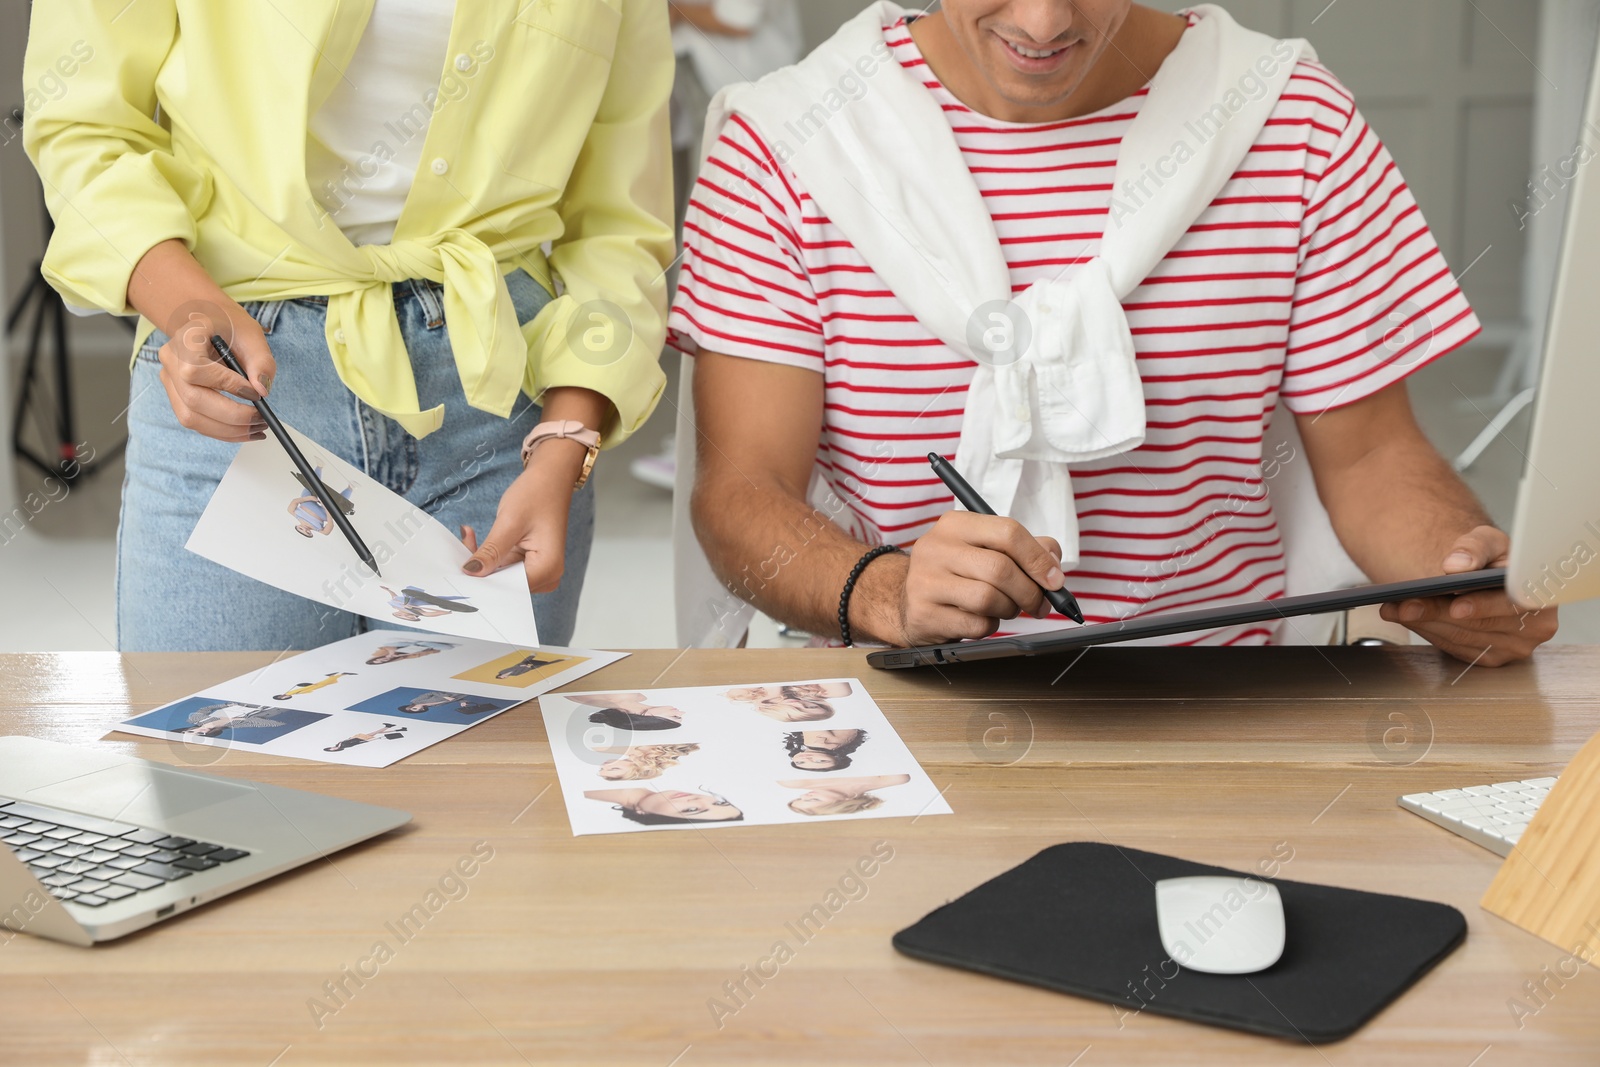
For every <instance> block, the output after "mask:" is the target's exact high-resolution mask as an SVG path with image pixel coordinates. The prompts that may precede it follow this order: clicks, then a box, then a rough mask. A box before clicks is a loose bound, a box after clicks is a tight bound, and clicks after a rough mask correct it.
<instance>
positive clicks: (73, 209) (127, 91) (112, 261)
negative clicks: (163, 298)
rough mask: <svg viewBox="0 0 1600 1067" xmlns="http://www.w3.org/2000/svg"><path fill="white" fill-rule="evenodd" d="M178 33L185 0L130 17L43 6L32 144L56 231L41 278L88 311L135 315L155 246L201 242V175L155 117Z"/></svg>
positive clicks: (27, 133)
mask: <svg viewBox="0 0 1600 1067" xmlns="http://www.w3.org/2000/svg"><path fill="white" fill-rule="evenodd" d="M177 32H178V15H177V4H176V0H143V2H142V3H140V5H139V8H138V10H137V11H136V12H135V13H133V15H132V16H130V17H128V18H125V19H124V18H120V17H119V15H118V5H113V4H104V3H98V2H96V0H51V2H50V3H47V4H35V5H34V6H33V15H32V19H31V23H30V25H29V29H28V49H27V54H26V57H25V58H24V60H23V79H24V84H25V85H26V86H27V87H28V92H27V95H26V106H25V109H24V120H23V126H22V142H23V147H24V148H25V149H26V151H27V153H28V158H29V159H31V160H32V161H33V164H34V167H35V168H36V169H37V170H38V172H39V178H40V180H41V181H42V182H43V183H44V195H45V203H46V205H47V206H48V207H49V209H50V216H51V218H52V219H53V220H54V221H55V232H54V234H53V235H52V236H51V238H50V244H49V247H48V248H47V249H46V251H45V258H44V276H45V279H46V280H47V281H49V283H50V284H51V285H52V286H54V287H55V289H56V291H57V292H59V293H60V294H61V295H62V296H63V297H64V298H65V299H66V301H67V303H69V304H71V305H74V306H76V307H81V308H96V309H99V310H102V311H110V312H113V313H115V314H119V315H120V314H131V313H132V309H131V308H130V307H128V279H129V278H130V277H131V276H132V275H133V268H134V266H135V265H136V264H137V263H138V262H139V260H140V259H142V258H143V257H144V254H145V253H146V252H148V251H149V250H150V249H151V248H153V247H154V246H155V245H158V244H160V243H161V242H162V241H167V240H172V239H174V238H176V239H179V240H182V241H185V242H188V243H190V244H193V243H194V240H195V236H196V225H195V219H194V211H193V210H192V209H191V206H190V203H189V199H193V200H195V201H196V202H200V201H202V200H203V199H204V197H205V196H206V191H207V185H206V181H205V179H204V178H203V176H202V175H200V174H199V173H198V172H196V171H195V170H193V169H192V168H190V167H189V166H187V165H185V164H183V163H180V162H179V161H178V159H177V157H176V156H174V155H173V153H172V141H171V137H170V136H169V135H168V133H167V131H166V130H165V129H163V128H162V126H161V125H160V124H159V123H158V122H156V120H155V114H156V92H155V81H156V73H157V71H159V70H160V68H161V64H162V62H163V61H164V60H165V59H166V56H167V54H168V52H170V51H171V49H172V48H173V46H174V43H175V41H176V39H177Z"/></svg>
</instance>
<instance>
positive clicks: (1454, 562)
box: [1444, 552, 1477, 567]
mask: <svg viewBox="0 0 1600 1067" xmlns="http://www.w3.org/2000/svg"><path fill="white" fill-rule="evenodd" d="M1476 562H1477V561H1476V560H1474V559H1473V558H1472V553H1470V552H1452V553H1450V558H1449V559H1447V560H1445V561H1444V565H1445V566H1446V567H1470V566H1472V565H1473V564H1474V563H1476Z"/></svg>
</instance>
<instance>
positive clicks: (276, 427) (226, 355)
mask: <svg viewBox="0 0 1600 1067" xmlns="http://www.w3.org/2000/svg"><path fill="white" fill-rule="evenodd" d="M211 347H212V348H214V349H216V350H217V357H218V358H219V359H221V360H222V365H223V366H225V367H227V368H228V369H229V370H231V371H233V373H235V374H237V375H238V376H239V377H241V378H243V379H244V380H245V381H249V380H250V376H249V375H248V374H246V373H245V372H244V368H243V367H241V366H239V361H238V360H237V359H235V358H234V355H233V350H232V349H231V348H229V347H228V342H226V341H224V340H223V339H222V338H220V337H217V336H215V335H213V336H212V338H211ZM252 403H254V404H255V406H256V410H257V411H259V412H261V417H262V418H263V419H264V420H266V423H267V427H268V428H269V429H271V430H272V436H274V437H276V438H277V439H278V443H279V444H280V445H282V446H283V450H284V451H285V452H287V453H289V458H290V459H292V460H294V465H295V466H296V467H298V468H299V469H300V476H301V477H302V478H304V479H305V482H306V488H308V489H310V490H311V491H312V492H313V493H315V494H316V496H317V499H318V500H320V501H322V506H323V507H324V508H326V509H327V510H328V515H329V517H331V518H332V519H333V523H334V525H335V526H337V527H339V532H340V533H342V534H344V539H345V540H346V541H349V542H350V547H351V548H353V549H355V550H356V557H357V558H358V559H360V560H361V562H362V563H365V564H366V565H367V566H368V567H369V568H371V570H372V573H373V574H375V575H377V576H378V577H379V578H382V577H383V575H382V574H381V573H379V571H378V561H377V560H375V559H373V558H372V550H371V549H369V548H368V547H367V545H366V542H365V541H363V540H361V535H360V534H358V533H356V528H355V527H354V526H352V525H350V520H349V519H347V518H345V514H344V512H343V511H342V510H340V508H339V505H338V504H337V503H336V502H335V500H334V494H333V493H332V492H330V491H329V489H328V487H327V486H326V485H323V484H322V479H321V478H318V477H317V472H316V471H314V470H312V469H311V464H309V463H307V462H306V457H305V456H304V455H302V454H301V452H300V449H299V448H297V447H296V446H295V443H294V438H292V437H290V436H289V431H288V430H285V429H284V428H283V423H281V422H279V421H278V416H277V414H276V413H274V412H273V410H272V408H271V407H269V406H268V404H267V402H266V401H265V400H256V401H252Z"/></svg>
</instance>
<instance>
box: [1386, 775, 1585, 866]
mask: <svg viewBox="0 0 1600 1067" xmlns="http://www.w3.org/2000/svg"><path fill="white" fill-rule="evenodd" d="M1555 784H1556V780H1555V779H1554V778H1530V779H1528V780H1527V781H1525V782H1496V783H1495V784H1494V785H1473V786H1468V787H1467V788H1465V789H1441V790H1439V791H1438V792H1436V793H1412V794H1410V795H1409V796H1403V797H1401V798H1400V806H1401V807H1402V808H1405V809H1406V810H1407V811H1409V812H1414V813H1415V814H1417V815H1420V816H1422V817H1423V818H1424V819H1427V820H1428V821H1429V822H1431V823H1437V824H1438V825H1440V826H1442V827H1444V828H1445V829H1446V830H1451V831H1454V832H1455V833H1458V834H1460V835H1461V836H1462V837H1464V838H1466V839H1467V840H1468V841H1471V842H1473V843H1474V844H1479V845H1482V846H1483V847H1484V848H1486V849H1488V850H1489V851H1491V852H1494V853H1496V854H1497V855H1501V856H1509V855H1510V854H1511V849H1512V847H1513V846H1514V845H1516V843H1517V841H1518V839H1520V838H1521V837H1522V831H1524V830H1526V829H1527V828H1528V823H1530V822H1532V821H1533V815H1534V813H1535V812H1536V811H1538V810H1539V805H1540V803H1541V802H1543V800H1544V798H1545V797H1546V796H1547V795H1548V794H1549V792H1550V787H1551V786H1553V785H1555Z"/></svg>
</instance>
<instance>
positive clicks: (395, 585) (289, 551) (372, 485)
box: [186, 429, 539, 647]
mask: <svg viewBox="0 0 1600 1067" xmlns="http://www.w3.org/2000/svg"><path fill="white" fill-rule="evenodd" d="M289 432H290V434H291V436H293V438H294V440H295V443H296V444H297V445H298V446H299V447H300V450H301V452H302V453H303V454H304V455H305V457H306V461H307V462H308V463H309V464H310V465H311V467H312V468H313V470H315V471H318V472H320V473H318V475H317V477H318V478H319V479H320V480H321V481H322V483H323V484H324V485H326V486H327V487H328V488H329V489H330V490H332V494H331V495H332V496H333V497H334V498H335V499H336V500H342V501H343V503H342V504H339V510H340V511H342V512H344V513H345V515H346V516H347V517H348V518H349V520H350V523H351V525H352V526H354V527H355V529H356V533H358V534H359V535H360V536H361V540H362V541H363V542H365V543H366V546H367V547H368V548H369V549H371V550H372V556H373V559H375V560H376V561H377V564H378V570H379V571H380V572H381V576H375V575H373V573H372V572H371V571H370V570H369V569H368V568H367V567H366V565H365V564H363V563H362V562H361V561H360V560H359V559H357V558H356V554H355V550H354V549H353V548H352V547H351V546H350V543H349V542H348V541H346V540H345V538H344V535H343V534H342V533H340V532H339V528H338V526H337V525H336V524H335V522H334V521H333V518H332V516H331V515H329V514H328V510H327V508H325V507H324V506H323V505H322V502H321V501H320V500H319V499H318V498H317V494H316V492H315V489H314V488H313V487H312V486H310V485H307V484H306V479H305V478H304V477H302V475H301V474H300V471H299V470H298V468H296V467H295V464H294V461H293V460H291V459H290V458H289V454H288V453H287V452H285V451H284V449H283V446H282V445H280V444H279V443H278V441H277V439H276V438H274V437H270V436H269V437H268V438H267V439H266V440H264V441H251V442H249V443H247V444H245V445H243V446H241V447H240V449H239V454H238V455H237V456H236V457H235V458H234V461H233V463H232V465H231V466H229V468H228V473H227V474H226V475H224V476H223V479H222V482H221V484H219V485H218V486H217V490H216V492H215V493H214V494H212V497H211V502H210V503H209V504H207V505H206V510H205V513H204V514H203V515H201V517H200V522H199V523H198V524H197V525H196V526H195V528H194V532H193V533H192V534H190V536H189V542H188V544H187V546H186V547H187V548H188V549H189V551H191V552H194V553H197V554H199V555H201V556H204V557H205V558H206V559H209V560H211V561H212V562H214V563H219V564H221V565H222V566H224V567H227V568H229V569H230V570H235V571H238V572H239V573H240V574H243V575H246V576H247V577H250V578H254V579H255V580H256V581H258V582H265V583H266V584H268V585H271V586H275V587H277V588H279V589H282V590H285V591H287V592H290V593H294V594H295V595H296V596H303V597H306V598H307V599H309V600H315V601H317V602H319V603H322V604H326V605H328V606H329V607H333V608H338V609H341V610H344V611H353V612H356V613H357V614H359V615H365V616H366V617H367V618H370V619H378V620H381V621H383V622H385V623H389V624H391V625H393V624H396V623H400V624H404V625H406V626H416V627H420V628H422V629H425V630H433V631H436V632H438V633H442V634H454V635H457V636H460V637H474V638H478V639H479V640H483V641H503V642H505V643H507V644H515V645H527V646H529V647H533V646H536V645H538V643H539V633H538V630H537V629H536V628H535V626H534V621H533V603H532V601H531V600H530V598H529V596H528V587H527V581H526V578H525V577H524V574H523V571H522V568H521V567H508V568H507V569H505V570H503V571H500V572H498V573H496V574H492V575H489V576H488V577H486V578H472V577H468V576H467V575H465V574H462V573H461V566H462V564H464V563H466V562H467V560H468V559H470V558H471V556H472V554H471V553H470V552H468V551H467V549H466V546H465V545H463V544H462V543H461V541H460V539H459V538H457V537H456V536H455V535H454V534H453V533H451V532H450V531H449V530H447V529H446V528H445V527H444V525H443V524H442V523H440V522H439V521H438V520H437V519H435V518H434V517H433V516H431V515H429V514H427V513H426V512H424V511H423V510H421V509H420V508H418V507H417V506H416V505H414V504H412V503H411V502H410V501H408V500H406V499H405V498H404V497H402V496H400V495H399V494H397V493H394V492H392V491H391V490H389V489H388V488H387V487H385V486H383V485H381V484H379V483H378V482H375V481H373V480H372V479H371V478H369V477H367V476H366V475H365V474H363V473H362V472H361V471H359V470H357V469H356V468H355V467H352V466H351V465H350V464H348V463H346V462H344V461H343V460H341V459H340V458H339V457H337V456H335V455H334V454H333V453H332V452H330V451H328V450H327V449H324V448H323V447H322V446H320V445H318V444H317V443H316V442H315V441H312V440H311V439H309V438H307V437H305V436H304V435H303V434H300V433H297V432H295V431H294V430H292V429H291V430H290V431H289ZM478 533H479V534H480V535H482V534H487V533H488V531H487V530H479V531H478Z"/></svg>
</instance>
